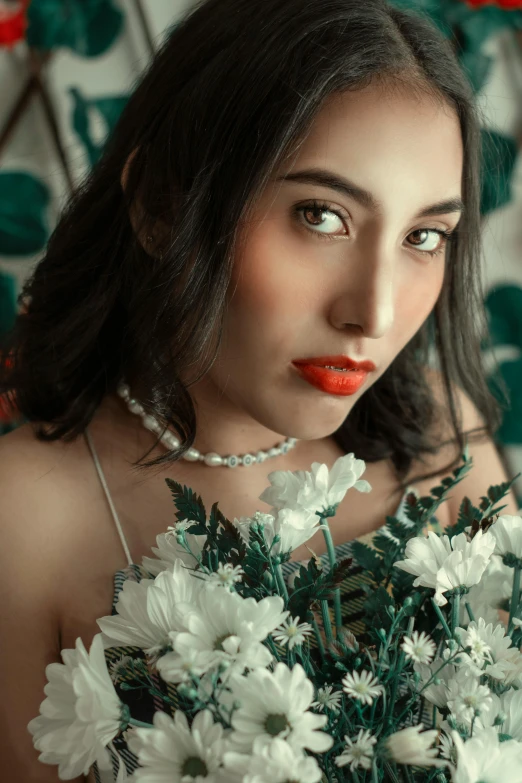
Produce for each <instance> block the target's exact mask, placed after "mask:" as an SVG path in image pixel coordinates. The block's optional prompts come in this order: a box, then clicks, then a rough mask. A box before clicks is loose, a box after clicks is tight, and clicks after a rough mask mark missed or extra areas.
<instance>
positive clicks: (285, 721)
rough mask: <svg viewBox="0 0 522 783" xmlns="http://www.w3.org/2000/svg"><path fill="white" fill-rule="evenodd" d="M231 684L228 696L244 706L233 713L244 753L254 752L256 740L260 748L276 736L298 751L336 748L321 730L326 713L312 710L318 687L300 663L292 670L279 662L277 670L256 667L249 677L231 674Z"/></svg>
mask: <svg viewBox="0 0 522 783" xmlns="http://www.w3.org/2000/svg"><path fill="white" fill-rule="evenodd" d="M228 685H229V686H230V688H231V693H230V695H229V696H227V699H229V700H230V702H231V703H233V702H237V703H239V705H240V706H239V708H238V709H237V710H234V712H233V713H232V728H233V733H232V736H231V741H232V742H233V743H234V744H235V745H236V747H237V748H238V750H240V751H241V752H243V753H250V752H251V750H252V748H253V745H254V741H255V740H257V745H256V747H261V746H264V745H266V744H268V743H269V742H271V741H272V740H273V739H274V738H275V737H278V738H279V739H284V740H286V741H287V742H288V743H289V744H290V745H291V746H292V747H293V748H295V749H297V750H299V749H302V748H307V749H308V750H311V751H312V752H314V753H324V751H326V750H329V749H330V748H331V747H332V744H333V740H332V738H331V737H330V735H329V734H326V733H325V732H323V731H320V729H322V727H323V726H324V725H325V724H326V722H327V718H326V716H325V715H315V714H314V713H313V712H309V711H308V709H309V707H310V706H311V704H312V700H313V696H314V686H313V685H312V683H311V681H310V680H309V679H308V678H307V676H306V674H305V672H304V669H303V667H302V666H301V665H300V664H295V666H294V667H293V668H292V669H289V668H288V666H286V665H285V664H284V663H277V664H276V665H275V668H274V671H273V672H270V671H268V670H267V669H254V671H252V672H250V673H249V674H247V675H246V676H237V675H236V676H234V677H231V678H230V680H229V681H228Z"/></svg>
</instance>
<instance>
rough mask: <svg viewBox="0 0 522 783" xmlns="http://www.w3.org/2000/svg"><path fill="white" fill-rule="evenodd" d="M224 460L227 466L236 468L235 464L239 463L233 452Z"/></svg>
mask: <svg viewBox="0 0 522 783" xmlns="http://www.w3.org/2000/svg"><path fill="white" fill-rule="evenodd" d="M225 462H226V464H227V465H228V467H229V468H237V466H238V465H239V464H240V462H239V457H236V455H235V454H231V455H230V456H229V457H227V458H226V460H225Z"/></svg>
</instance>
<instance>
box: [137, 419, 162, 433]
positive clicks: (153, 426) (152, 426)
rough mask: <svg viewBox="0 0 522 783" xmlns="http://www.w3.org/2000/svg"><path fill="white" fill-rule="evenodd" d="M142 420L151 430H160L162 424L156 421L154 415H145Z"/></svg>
mask: <svg viewBox="0 0 522 783" xmlns="http://www.w3.org/2000/svg"><path fill="white" fill-rule="evenodd" d="M141 420H142V422H143V426H144V427H146V428H147V429H148V430H150V431H151V432H160V430H161V424H160V423H159V422H158V421H156V419H155V418H154V416H143V417H142V419H141Z"/></svg>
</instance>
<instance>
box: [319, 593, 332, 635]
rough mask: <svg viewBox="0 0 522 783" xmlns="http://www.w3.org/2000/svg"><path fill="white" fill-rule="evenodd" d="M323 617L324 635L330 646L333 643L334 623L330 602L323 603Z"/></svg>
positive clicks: (323, 601)
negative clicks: (331, 618)
mask: <svg viewBox="0 0 522 783" xmlns="http://www.w3.org/2000/svg"><path fill="white" fill-rule="evenodd" d="M321 616H322V618H323V628H324V635H325V636H326V641H327V643H328V644H331V643H332V642H333V633H332V623H331V620H330V607H329V606H328V601H327V600H326V599H323V600H322V601H321Z"/></svg>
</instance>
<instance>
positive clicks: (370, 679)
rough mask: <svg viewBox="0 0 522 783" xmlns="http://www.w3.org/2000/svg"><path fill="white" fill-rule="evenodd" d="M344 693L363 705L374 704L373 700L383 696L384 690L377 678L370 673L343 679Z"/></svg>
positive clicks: (358, 673) (350, 675) (361, 673)
mask: <svg viewBox="0 0 522 783" xmlns="http://www.w3.org/2000/svg"><path fill="white" fill-rule="evenodd" d="M342 684H343V691H344V692H345V693H346V694H348V696H350V697H351V698H352V699H358V700H359V701H362V703H363V704H372V702H373V700H374V699H376V698H377V697H378V696H380V695H381V694H382V691H383V688H382V685H381V684H380V683H379V680H378V679H377V677H374V676H373V674H372V673H371V672H369V671H366V670H363V671H362V672H352V673H351V674H345V675H344V677H343V679H342Z"/></svg>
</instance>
